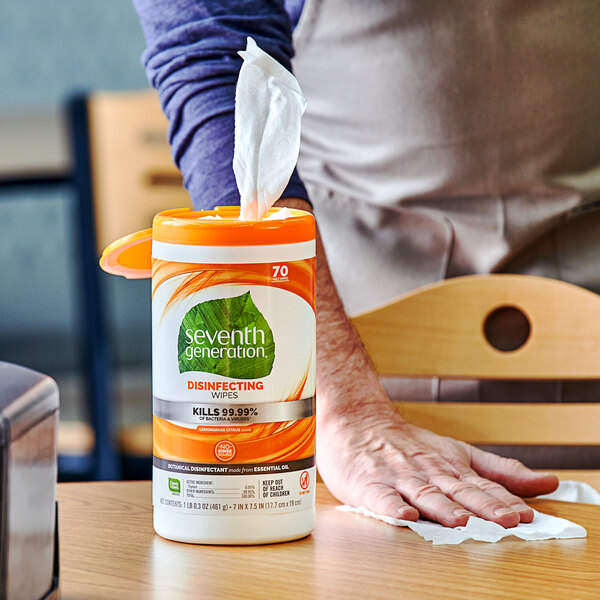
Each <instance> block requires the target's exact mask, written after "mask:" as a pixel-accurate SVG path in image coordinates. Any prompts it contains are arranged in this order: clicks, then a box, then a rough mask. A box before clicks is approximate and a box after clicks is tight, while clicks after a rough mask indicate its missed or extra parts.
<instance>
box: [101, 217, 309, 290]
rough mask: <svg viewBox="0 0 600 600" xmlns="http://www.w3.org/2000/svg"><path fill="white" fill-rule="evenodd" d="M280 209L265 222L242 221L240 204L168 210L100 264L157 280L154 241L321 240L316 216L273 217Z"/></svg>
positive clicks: (253, 242) (263, 242)
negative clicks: (211, 208) (152, 276)
mask: <svg viewBox="0 0 600 600" xmlns="http://www.w3.org/2000/svg"><path fill="white" fill-rule="evenodd" d="M280 210H284V209H281V208H271V209H270V210H269V212H268V213H267V215H266V218H265V219H263V220H261V221H241V220H240V219H239V214H240V207H239V206H219V207H217V208H216V209H214V210H197V211H194V210H190V209H188V208H176V209H172V210H165V211H163V212H160V213H158V214H157V215H156V216H155V217H154V220H153V223H152V229H145V230H144V231H138V232H136V233H132V234H130V235H127V236H125V237H123V238H121V239H120V240H117V241H116V242H113V243H112V244H110V246H108V247H107V248H106V249H105V250H104V252H103V253H102V258H101V259H100V266H101V268H102V269H103V270H104V271H107V272H108V273H113V274H114V275H122V276H123V277H126V278H128V279H143V278H146V277H151V275H152V241H153V240H155V241H159V242H164V243H168V244H183V245H197V246H263V245H275V244H294V243H298V242H310V241H312V240H314V239H315V219H314V217H313V215H312V214H311V213H309V212H307V211H304V210H298V209H285V210H289V211H290V212H291V213H292V214H291V216H288V217H287V218H285V219H268V217H269V216H271V215H274V214H275V213H277V212H278V211H280ZM203 217H211V218H208V219H207V218H203ZM215 217H218V218H215Z"/></svg>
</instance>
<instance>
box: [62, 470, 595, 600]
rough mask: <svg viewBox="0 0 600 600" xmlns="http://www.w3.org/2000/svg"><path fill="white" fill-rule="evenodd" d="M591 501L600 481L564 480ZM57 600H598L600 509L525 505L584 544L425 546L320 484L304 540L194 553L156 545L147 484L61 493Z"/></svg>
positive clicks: (67, 488) (87, 486)
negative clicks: (349, 510)
mask: <svg viewBox="0 0 600 600" xmlns="http://www.w3.org/2000/svg"><path fill="white" fill-rule="evenodd" d="M563 478H575V479H579V480H582V481H583V480H586V481H588V482H589V483H591V484H592V485H594V487H596V488H597V489H600V475H599V474H598V472H596V474H593V475H592V474H589V473H586V472H585V471H584V472H571V473H569V474H568V475H567V476H566V477H564V476H563ZM58 499H59V507H60V553H61V557H60V562H61V574H60V577H61V594H62V598H63V599H64V600H85V599H103V600H104V599H109V598H110V599H120V598H127V599H132V600H133V599H136V598H144V599H146V598H147V599H159V598H160V599H162V598H165V599H169V600H177V599H179V598H181V599H185V600H189V599H190V598H203V599H212V598H226V599H236V598H244V599H246V598H277V599H286V600H288V599H295V598H327V599H329V598H343V599H349V598H361V599H363V598H364V599H370V598H403V599H413V598H414V599H421V598H426V599H436V600H439V599H450V600H453V599H456V600H458V599H460V600H464V599H471V598H472V599H477V600H479V599H482V598H485V599H487V598H502V599H512V598H515V599H517V598H518V599H519V600H520V599H522V598H536V599H537V598H539V599H546V598H547V599H549V600H550V599H551V600H559V599H562V598H568V599H569V600H575V599H577V598H580V599H588V598H589V599H592V598H600V506H592V505H586V504H571V503H566V502H556V501H549V500H534V501H532V502H531V505H532V506H534V507H535V508H536V509H538V510H540V511H543V512H546V513H548V514H552V515H556V516H560V517H564V518H567V519H570V520H572V521H575V522H576V523H579V524H581V525H583V526H584V527H586V529H587V530H588V537H587V539H573V540H562V541H556V540H551V541H544V542H523V541H521V540H516V539H515V538H512V539H505V540H502V541H500V542H497V543H495V544H488V543H482V542H473V541H469V542H464V543H463V544H460V545H458V546H433V545H432V544H431V543H430V542H426V541H424V540H423V539H421V538H420V537H419V536H417V534H415V533H413V532H412V531H410V530H408V529H405V528H395V527H391V526H390V525H386V524H385V523H382V522H379V521H375V520H373V519H368V518H366V517H361V516H359V515H354V514H346V513H342V512H340V511H337V510H335V506H336V501H335V499H334V498H333V497H332V496H331V495H330V494H329V493H328V491H327V490H326V488H325V487H324V486H323V484H319V487H318V490H317V506H318V508H317V510H318V512H317V526H316V529H315V530H314V532H313V534H312V535H311V536H309V537H307V538H305V539H303V540H299V541H296V542H288V543H285V544H273V545H266V546H254V547H241V546H240V547H236V546H229V547H227V546H193V545H188V544H180V543H176V542H170V541H167V540H164V539H162V538H160V537H159V536H157V535H155V534H154V531H153V529H152V509H151V505H150V504H151V500H150V483H149V482H127V483H125V482H114V483H113V482H109V483H63V484H60V485H59V486H58Z"/></svg>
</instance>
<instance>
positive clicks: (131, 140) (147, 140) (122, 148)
mask: <svg viewBox="0 0 600 600" xmlns="http://www.w3.org/2000/svg"><path fill="white" fill-rule="evenodd" d="M87 119H88V132H89V133H88V135H89V148H90V167H91V179H92V186H93V193H92V196H93V205H94V213H95V226H96V243H97V247H98V250H99V251H100V250H101V249H103V248H104V247H106V246H107V245H108V244H109V243H111V242H113V241H115V240H116V239H118V238H120V237H123V236H124V235H127V234H129V233H132V232H134V231H138V230H141V229H146V228H148V227H150V226H151V224H152V217H153V216H154V215H155V214H156V213H157V212H159V211H161V210H166V209H169V208H182V207H186V206H191V201H190V198H189V195H188V194H187V192H186V190H185V189H184V187H183V185H182V179H181V174H180V172H179V170H178V169H177V167H176V166H175V164H174V163H173V160H172V158H171V154H170V149H169V143H168V140H167V128H168V121H167V119H166V117H165V116H164V114H163V112H162V110H161V107H160V104H159V101H158V97H157V95H156V92H154V91H141V92H98V93H94V94H92V95H90V96H88V97H87Z"/></svg>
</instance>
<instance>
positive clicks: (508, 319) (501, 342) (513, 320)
mask: <svg viewBox="0 0 600 600" xmlns="http://www.w3.org/2000/svg"><path fill="white" fill-rule="evenodd" d="M483 332H484V334H485V337H486V339H487V341H488V342H489V343H490V345H491V346H493V347H494V348H496V350H500V351H501V352H512V351H513V350H518V349H519V348H521V346H523V345H524V344H525V342H526V341H527V340H528V339H529V335H530V333H531V325H530V323H529V319H528V318H527V317H526V316H525V314H524V313H523V311H521V310H519V309H518V308H516V307H515V306H500V307H498V308H496V309H494V310H493V311H492V312H490V313H489V314H488V316H487V317H486V318H485V321H484V323H483Z"/></svg>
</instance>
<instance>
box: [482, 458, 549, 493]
mask: <svg viewBox="0 0 600 600" xmlns="http://www.w3.org/2000/svg"><path fill="white" fill-rule="evenodd" d="M471 466H472V467H473V469H474V470H475V471H476V472H477V473H478V474H479V475H481V476H482V477H485V478H486V479H491V480H492V481H497V482H498V483H500V484H501V485H503V486H504V487H505V488H506V489H507V490H508V491H509V492H512V493H513V494H518V495H519V496H537V495H539V494H549V493H550V492H553V491H554V490H555V489H556V488H557V487H558V477H556V475H552V474H551V473H536V472H535V471H532V470H531V469H528V468H527V467H526V466H525V465H523V464H522V463H520V462H519V461H518V460H515V459H514V458H503V457H502V456H497V455H496V454H492V453H491V452H485V451H484V450H480V449H479V448H472V453H471Z"/></svg>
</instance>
